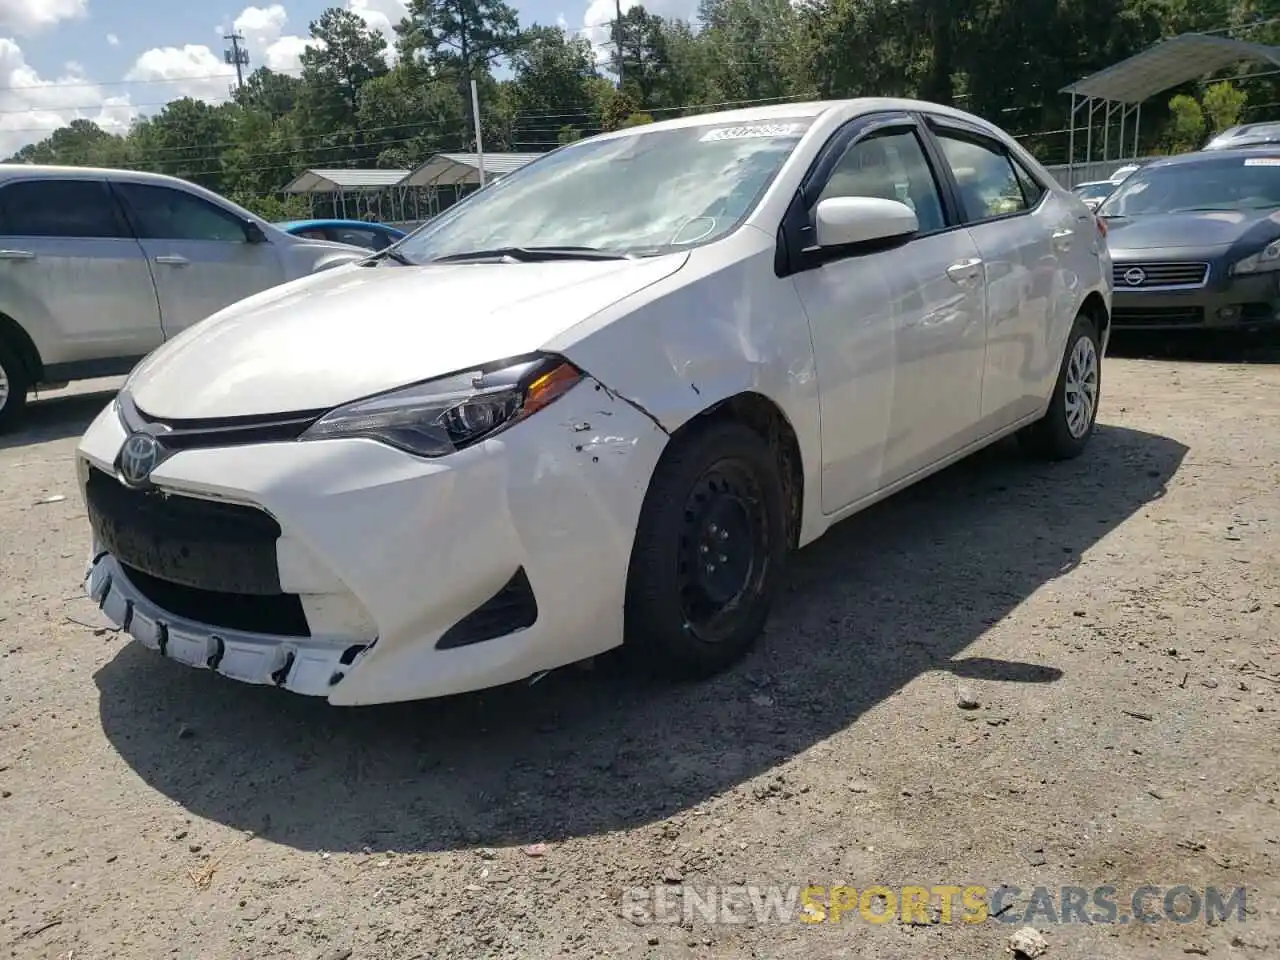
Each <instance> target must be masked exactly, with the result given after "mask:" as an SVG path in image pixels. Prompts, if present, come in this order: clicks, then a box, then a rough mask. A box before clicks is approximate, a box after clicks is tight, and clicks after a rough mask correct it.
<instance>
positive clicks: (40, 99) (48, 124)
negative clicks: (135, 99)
mask: <svg viewBox="0 0 1280 960" xmlns="http://www.w3.org/2000/svg"><path fill="white" fill-rule="evenodd" d="M136 115H137V109H136V108H135V107H133V106H132V105H131V104H130V102H129V97H128V95H126V94H118V93H116V94H112V93H108V91H107V90H106V89H105V88H104V87H102V86H100V85H98V84H95V83H93V82H91V81H88V80H86V79H85V78H84V75H83V74H82V73H79V72H69V73H67V74H66V75H64V76H61V77H57V78H55V79H53V80H47V79H45V78H43V77H41V76H40V74H39V73H38V72H37V71H36V70H35V68H34V67H32V66H31V65H30V64H29V63H27V60H26V57H25V56H24V55H23V53H22V49H21V48H20V47H19V46H18V45H17V44H16V43H15V42H14V41H13V40H10V39H6V38H3V37H0V156H4V157H7V156H10V155H11V154H13V153H14V152H15V151H17V150H19V149H21V148H22V147H24V146H25V145H26V144H28V143H35V142H36V141H37V140H43V139H44V138H45V137H47V136H48V135H49V134H51V133H52V132H53V131H54V130H56V129H58V128H59V127H62V126H66V125H67V124H68V123H70V122H71V121H72V120H75V119H78V118H83V119H86V120H92V121H93V122H94V123H96V124H97V125H98V126H100V127H102V129H104V130H106V131H107V132H108V133H125V132H126V131H127V130H128V129H129V124H130V123H131V122H132V120H133V118H134V117H135V116H136Z"/></svg>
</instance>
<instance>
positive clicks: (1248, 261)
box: [1231, 240, 1280, 273]
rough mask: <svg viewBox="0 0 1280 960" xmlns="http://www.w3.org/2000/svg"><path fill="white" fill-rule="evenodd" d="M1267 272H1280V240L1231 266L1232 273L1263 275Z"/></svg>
mask: <svg viewBox="0 0 1280 960" xmlns="http://www.w3.org/2000/svg"><path fill="white" fill-rule="evenodd" d="M1267 270H1280V240H1275V241H1272V242H1271V243H1269V244H1267V245H1266V246H1265V247H1263V248H1262V249H1261V250H1259V251H1258V252H1257V253H1254V254H1250V255H1249V256H1247V257H1245V258H1244V259H1243V260H1237V261H1236V262H1235V263H1234V264H1232V265H1231V272H1232V273H1263V272H1264V271H1267Z"/></svg>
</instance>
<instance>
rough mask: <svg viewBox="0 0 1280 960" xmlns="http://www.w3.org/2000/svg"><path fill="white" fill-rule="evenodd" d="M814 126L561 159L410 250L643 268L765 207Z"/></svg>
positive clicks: (751, 129)
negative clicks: (596, 256) (642, 259)
mask: <svg viewBox="0 0 1280 960" xmlns="http://www.w3.org/2000/svg"><path fill="white" fill-rule="evenodd" d="M812 122H813V118H811V117H803V118H797V119H783V120H777V121H774V120H770V121H768V122H756V123H751V122H747V123H743V122H739V123H736V124H725V123H721V124H716V125H714V126H712V125H707V126H692V127H683V128H678V129H674V130H654V131H651V132H641V133H636V134H634V135H629V136H624V137H616V138H607V139H600V140H585V141H583V142H581V143H575V144H571V145H569V146H567V147H562V148H561V149H559V150H556V151H554V152H552V153H550V154H547V155H546V156H545V157H541V158H539V159H538V160H535V161H534V162H533V163H531V164H529V165H528V166H525V167H522V168H521V169H519V170H517V171H515V172H514V173H512V174H509V175H508V176H506V177H504V178H503V179H502V180H499V181H497V182H496V183H494V184H492V185H491V186H488V187H486V188H485V189H483V190H480V191H478V192H476V193H474V194H472V195H471V196H470V197H468V198H467V199H466V200H464V201H463V202H462V203H460V204H458V205H457V206H455V207H453V208H451V209H449V210H446V211H445V212H444V213H442V214H441V215H440V216H438V217H436V218H435V219H434V220H433V221H432V222H431V223H429V224H427V225H426V226H424V227H423V228H422V229H421V230H419V231H418V232H417V233H415V234H413V235H412V236H410V237H409V238H408V239H406V240H404V241H402V242H401V244H400V247H399V250H400V252H401V253H403V254H404V255H405V256H406V257H408V258H409V259H410V260H412V261H413V262H415V263H427V262H429V261H432V260H436V259H439V258H440V257H450V256H453V257H456V256H459V255H462V254H466V253H471V252H476V251H484V250H501V249H511V248H531V247H534V248H536V247H561V248H563V247H588V248H591V249H593V250H603V251H608V252H611V253H617V254H630V255H638V256H646V255H653V254H659V253H666V252H669V251H671V250H673V249H680V248H684V247H689V246H693V245H695V244H702V243H710V242H711V241H713V240H717V239H719V238H720V237H723V236H725V235H726V234H728V233H729V232H730V231H732V230H734V229H735V228H736V227H737V226H738V225H739V224H740V223H741V222H742V221H743V220H744V219H745V218H746V216H747V214H749V213H750V212H751V211H752V209H754V208H755V205H756V204H757V203H758V202H759V200H760V198H761V196H762V195H763V193H764V191H765V189H766V188H767V187H768V186H769V184H771V183H772V182H773V179H774V177H775V176H777V173H778V170H779V169H780V168H781V167H782V164H783V162H784V161H785V160H786V159H787V157H788V156H790V155H791V152H792V150H794V149H795V146H796V144H797V143H798V142H799V140H800V137H801V136H802V135H803V134H804V132H805V130H807V129H808V128H809V126H810V124H811V123H812Z"/></svg>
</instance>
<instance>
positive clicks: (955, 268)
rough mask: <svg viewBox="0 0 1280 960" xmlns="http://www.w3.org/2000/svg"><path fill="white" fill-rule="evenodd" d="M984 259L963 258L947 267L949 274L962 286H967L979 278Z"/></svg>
mask: <svg viewBox="0 0 1280 960" xmlns="http://www.w3.org/2000/svg"><path fill="white" fill-rule="evenodd" d="M981 268H982V261H981V260H978V259H971V260H961V261H959V262H957V263H953V264H951V266H949V267H947V276H948V277H950V278H951V279H952V280H953V281H954V282H956V283H958V284H960V286H962V287H967V286H969V284H971V283H973V281H975V280H977V279H978V274H979V273H980V272H981Z"/></svg>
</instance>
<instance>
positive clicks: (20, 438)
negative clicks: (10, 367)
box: [0, 390, 116, 450]
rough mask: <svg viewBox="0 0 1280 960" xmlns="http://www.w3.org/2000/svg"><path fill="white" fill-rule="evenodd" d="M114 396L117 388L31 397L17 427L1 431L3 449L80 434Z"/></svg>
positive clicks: (1, 446)
mask: <svg viewBox="0 0 1280 960" xmlns="http://www.w3.org/2000/svg"><path fill="white" fill-rule="evenodd" d="M115 395H116V391H115V390H95V391H93V392H92V393H71V394H65V395H58V396H52V397H41V398H40V399H38V400H31V401H29V402H28V403H27V409H26V411H25V412H24V413H23V417H22V423H21V424H20V425H19V426H18V428H17V429H16V430H14V431H13V432H11V433H4V434H0V450H7V449H11V448H14V447H27V446H31V445H32V444H36V443H47V442H49V441H50V440H65V439H66V438H67V437H78V436H80V434H82V433H84V432H85V430H87V429H88V428H89V424H90V423H92V422H93V418H94V417H96V416H97V415H98V414H99V413H100V412H101V411H102V408H103V407H105V406H106V405H107V404H108V403H110V402H111V398H112V397H114V396H115Z"/></svg>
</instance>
